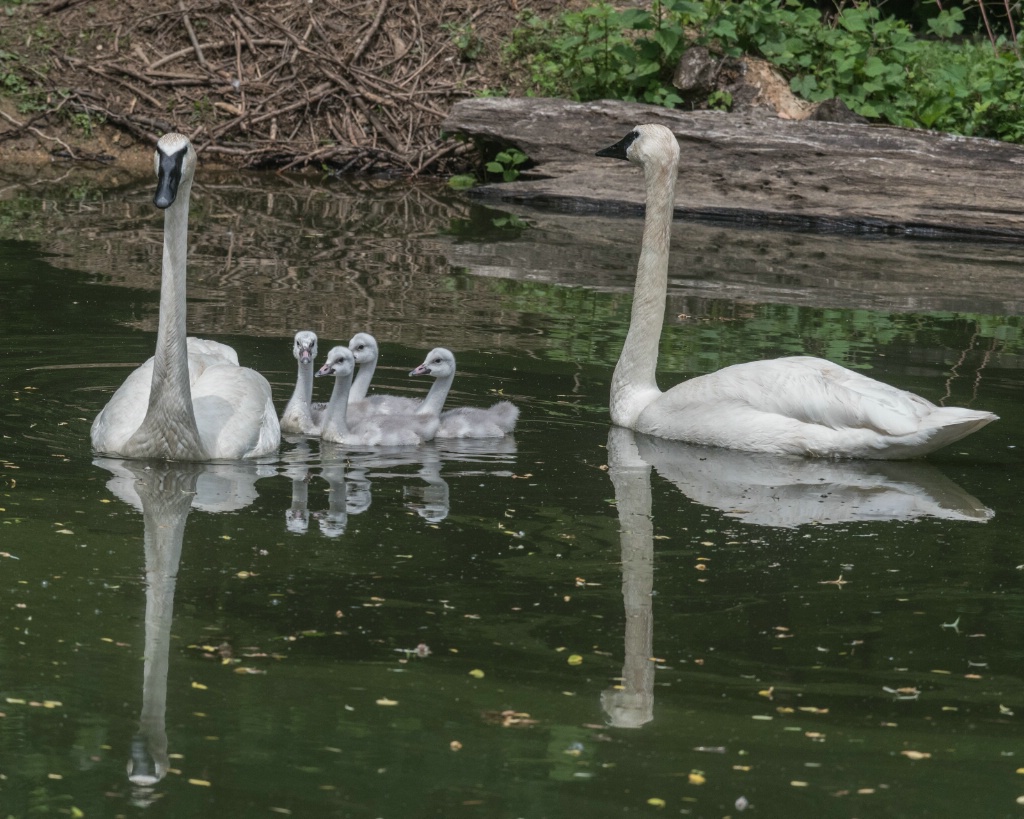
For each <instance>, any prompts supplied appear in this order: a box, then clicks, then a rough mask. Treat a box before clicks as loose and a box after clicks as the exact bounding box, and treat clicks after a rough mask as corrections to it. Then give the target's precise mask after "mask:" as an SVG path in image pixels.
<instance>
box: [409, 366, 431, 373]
mask: <svg viewBox="0 0 1024 819" xmlns="http://www.w3.org/2000/svg"><path fill="white" fill-rule="evenodd" d="M409 375H430V367H428V366H427V365H426V364H420V366H418V367H417V368H416V369H415V370H409Z"/></svg>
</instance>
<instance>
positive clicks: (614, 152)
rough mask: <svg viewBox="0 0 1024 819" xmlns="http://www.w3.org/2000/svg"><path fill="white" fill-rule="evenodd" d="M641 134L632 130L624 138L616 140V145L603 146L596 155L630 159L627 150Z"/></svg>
mask: <svg viewBox="0 0 1024 819" xmlns="http://www.w3.org/2000/svg"><path fill="white" fill-rule="evenodd" d="M638 136H640V134H639V133H637V132H636V131H630V132H629V133H628V134H626V135H625V136H624V137H623V138H622V139H620V140H619V141H618V142H616V143H615V144H614V145H609V146H608V147H607V148H602V149H601V150H600V151H598V152H597V153H596V154H594V156H607V157H611V158H612V159H629V157H628V156H626V151H628V150H629V146H630V145H632V144H633V142H634V141H635V140H636V138H637V137H638Z"/></svg>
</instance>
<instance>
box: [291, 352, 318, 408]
mask: <svg viewBox="0 0 1024 819" xmlns="http://www.w3.org/2000/svg"><path fill="white" fill-rule="evenodd" d="M291 400H292V401H297V402H298V401H301V402H302V403H303V404H304V405H305V406H307V407H308V406H309V405H310V404H311V403H313V361H312V359H311V360H310V361H307V362H306V363H305V364H304V363H302V362H301V361H300V362H299V374H298V377H297V378H296V379H295V391H294V392H293V393H292V397H291ZM289 403H291V401H289Z"/></svg>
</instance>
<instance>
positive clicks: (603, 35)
mask: <svg viewBox="0 0 1024 819" xmlns="http://www.w3.org/2000/svg"><path fill="white" fill-rule="evenodd" d="M1016 13H1017V14H1019V10H1018V11H1017V12H1016ZM927 27H928V32H927V33H928V36H927V37H919V36H917V34H916V33H915V32H914V31H913V30H912V29H911V28H910V26H909V25H908V24H907V23H905V22H903V21H901V20H899V19H896V18H894V17H890V16H886V15H885V14H884V13H883V11H882V10H881V9H880V8H879V6H876V5H871V4H870V3H868V2H863V0H861V2H856V3H853V4H850V5H846V4H843V5H841V10H840V11H839V12H838V13H836V14H835V16H834V18H832V19H831V20H830V21H827V22H826V21H823V20H822V18H821V16H820V15H819V13H818V11H817V10H816V9H814V8H810V7H806V6H804V5H803V4H801V3H799V2H797V0H744V2H728V0H654V2H653V3H652V5H651V7H650V8H649V9H641V8H629V9H625V10H621V11H619V10H616V9H614V8H613V7H611V6H610V5H607V4H604V3H600V4H598V5H594V6H591V7H589V8H587V9H584V10H583V11H579V12H570V13H565V14H562V15H560V16H559V17H556V18H552V19H544V18H540V17H536V16H532V15H527V16H525V17H524V18H523V23H522V26H521V27H520V28H519V29H518V30H517V31H516V32H515V33H514V35H513V38H512V41H511V43H510V45H509V46H508V49H507V56H508V58H509V59H510V60H512V61H514V63H516V64H517V65H518V66H520V68H521V69H522V71H523V72H524V73H525V74H526V78H525V79H526V82H527V83H528V86H529V89H530V91H531V92H532V93H535V94H540V95H549V96H564V97H568V98H570V99H575V100H580V101H585V100H592V99H599V98H603V97H611V98H616V99H623V100H630V101H641V102H649V103H654V104H658V105H664V106H667V107H670V108H671V107H674V106H675V105H677V104H679V103H681V102H682V100H681V99H680V97H679V96H678V94H677V92H676V90H675V89H674V88H673V87H672V85H671V74H672V71H673V70H674V68H675V66H676V64H677V63H678V60H679V57H680V56H681V55H682V53H683V52H684V51H685V50H686V49H687V48H689V47H690V46H692V45H698V44H699V45H704V46H707V47H708V48H709V49H711V50H712V51H714V52H716V53H719V54H722V55H724V56H731V57H739V56H741V55H743V54H753V55H760V56H762V57H764V58H765V59H767V60H769V61H770V62H772V63H773V64H774V65H776V66H777V67H778V68H779V69H780V71H781V72H782V73H783V74H784V75H786V76H788V77H789V78H790V86H791V88H792V90H793V91H794V92H795V93H796V94H798V95H800V96H802V97H804V98H805V99H808V100H811V101H813V102H817V101H821V100H826V99H831V98H833V97H839V98H840V99H842V100H843V102H845V103H846V105H847V106H849V108H850V109H852V110H853V111H856V112H857V113H859V114H861V115H862V116H865V117H868V118H870V119H880V120H885V121H887V122H890V123H892V124H894V125H900V126H904V127H925V128H934V129H938V130H943V131H950V132H953V133H959V134H964V135H970V136H986V137H994V138H997V139H1003V140H1009V141H1015V142H1020V141H1024V109H1022V106H1024V64H1022V62H1021V59H1020V55H1019V54H1018V52H1017V50H1016V44H1015V43H1009V42H1007V41H1005V40H1004V39H1000V38H998V37H994V38H992V39H991V41H989V40H988V39H980V38H970V37H964V36H963V35H964V12H963V9H962V8H958V7H952V6H951V7H950V8H947V9H943V10H940V11H939V12H938V13H937V14H936V15H935V16H933V17H932V18H930V19H929V20H928V21H927ZM731 103H732V100H731V98H729V96H728V94H727V93H724V92H721V91H715V92H712V94H711V96H710V97H709V98H708V99H705V100H703V101H697V103H696V104H701V105H704V106H707V107H713V108H722V109H728V108H729V107H730V106H731Z"/></svg>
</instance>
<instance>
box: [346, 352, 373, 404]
mask: <svg viewBox="0 0 1024 819" xmlns="http://www.w3.org/2000/svg"><path fill="white" fill-rule="evenodd" d="M376 369H377V359H376V358H374V359H372V360H370V361H367V362H366V363H365V364H360V365H359V372H357V373H356V377H355V378H353V379H352V390H351V391H350V392H349V394H348V400H349V403H350V404H351V403H354V402H356V401H362V400H363V399H364V398H366V393H367V391H368V390H369V389H370V380H371V379H372V378H373V371H374V370H376Z"/></svg>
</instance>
